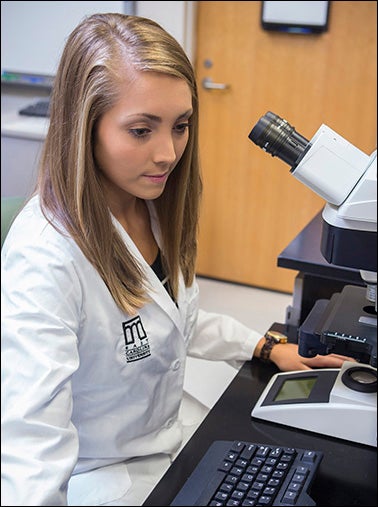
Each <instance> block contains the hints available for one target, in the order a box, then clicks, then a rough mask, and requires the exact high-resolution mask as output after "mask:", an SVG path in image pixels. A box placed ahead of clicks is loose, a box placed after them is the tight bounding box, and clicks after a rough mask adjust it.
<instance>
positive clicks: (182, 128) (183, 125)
mask: <svg viewBox="0 0 378 507" xmlns="http://www.w3.org/2000/svg"><path fill="white" fill-rule="evenodd" d="M189 127H190V123H188V122H186V123H179V124H178V125H176V127H175V130H176V132H178V133H180V134H181V133H182V134H183V133H184V132H185V131H186V129H188V128H189Z"/></svg>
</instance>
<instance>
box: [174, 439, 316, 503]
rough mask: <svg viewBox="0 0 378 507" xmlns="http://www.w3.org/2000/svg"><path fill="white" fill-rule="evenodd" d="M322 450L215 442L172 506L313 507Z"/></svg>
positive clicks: (239, 442)
mask: <svg viewBox="0 0 378 507" xmlns="http://www.w3.org/2000/svg"><path fill="white" fill-rule="evenodd" d="M322 458H323V453H322V452H320V451H313V450H306V449H298V448H292V447H278V446H275V445H267V444H257V443H251V442H241V441H234V442H232V441H226V440H217V441H215V442H214V443H213V444H212V445H211V446H210V448H209V449H208V450H207V452H206V453H205V455H204V457H203V458H202V459H201V461H200V462H199V463H198V464H197V466H196V468H195V469H194V471H193V473H192V474H191V475H190V477H189V478H188V480H187V481H186V482H185V484H184V485H183V487H182V488H181V490H180V491H179V493H178V494H177V495H176V497H175V498H174V500H173V502H172V503H171V505H186V506H190V505H235V506H236V505H247V506H248V505H260V506H261V505H269V506H270V505H281V506H284V505H286V506H289V505H290V506H309V505H316V503H315V502H314V500H313V499H312V498H311V497H310V496H309V492H310V488H311V485H312V482H313V480H314V478H315V476H316V472H317V469H318V467H319V464H320V462H321V460H322Z"/></svg>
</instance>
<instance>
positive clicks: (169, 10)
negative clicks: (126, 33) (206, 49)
mask: <svg viewBox="0 0 378 507" xmlns="http://www.w3.org/2000/svg"><path fill="white" fill-rule="evenodd" d="M196 4H197V2H172V1H169V2H135V14H137V15H138V16H143V17H145V18H150V19H153V20H155V21H157V22H158V23H159V24H160V25H162V27H163V28H165V29H166V30H167V32H169V33H170V34H171V35H173V36H174V37H175V38H176V39H177V40H178V42H179V43H180V44H181V46H182V47H183V48H184V50H185V52H186V54H187V55H188V57H189V58H190V60H191V61H192V62H194V55H195V22H196V19H195V18H196Z"/></svg>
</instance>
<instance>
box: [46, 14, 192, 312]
mask: <svg viewBox="0 0 378 507" xmlns="http://www.w3.org/2000/svg"><path fill="white" fill-rule="evenodd" d="M125 61H126V65H125ZM129 66H131V68H133V69H136V70H138V71H143V72H151V71H153V72H160V73H164V74H169V75H171V76H176V77H178V78H181V79H183V80H185V81H186V83H187V84H188V85H189V87H190V90H191V93H192V107H193V115H192V118H191V126H190V131H189V139H188V143H187V146H186V149H185V151H184V154H183V156H182V157H181V159H180V161H179V162H178V164H177V166H176V169H175V170H174V171H173V172H172V174H171V175H170V177H169V179H168V181H167V184H166V187H165V189H164V192H163V193H162V195H161V196H160V197H159V198H158V199H156V200H155V201H154V202H155V207H156V210H157V215H158V219H159V224H160V230H161V236H162V253H163V256H162V259H163V267H164V269H165V272H166V274H167V275H168V276H169V279H170V284H171V288H172V292H173V296H174V297H175V298H176V299H177V295H178V280H179V273H180V270H181V272H182V274H183V277H184V281H185V284H186V285H187V286H189V285H191V284H192V282H193V278H194V273H195V262H196V253H197V229H198V215H199V205H200V198H201V193H202V181H201V176H200V169H199V156H198V97H197V87H196V81H195V76H194V71H193V68H192V65H191V63H190V61H189V59H188V57H187V56H186V54H185V52H184V50H183V49H182V48H181V46H180V45H179V44H178V42H177V41H176V40H175V39H174V38H173V37H172V36H171V35H169V34H168V33H167V32H166V31H165V30H164V29H163V28H162V27H161V26H159V25H158V24H157V23H155V22H154V21H152V20H150V19H146V18H142V17H138V16H127V15H124V14H116V13H109V14H95V15H92V16H89V17H87V18H85V19H84V20H83V21H82V22H81V23H80V24H79V25H78V26H77V27H76V28H75V30H74V31H73V32H72V33H71V35H70V36H69V38H68V39H67V42H66V45H65V48H64V50H63V54H62V57H61V60H60V64H59V67H58V70H57V74H56V78H55V81H54V86H53V90H52V94H51V106H50V126H49V130H48V133H47V137H46V141H45V144H44V148H43V153H42V156H41V164H40V170H39V178H38V184H37V190H38V192H39V195H40V200H41V206H42V211H43V213H44V215H45V216H46V218H47V219H48V220H49V221H50V222H51V223H52V225H53V226H54V227H55V228H57V229H58V230H59V231H61V232H62V233H68V234H69V235H70V236H71V237H72V238H73V239H74V241H75V242H76V243H77V245H78V246H79V247H80V249H81V250H82V252H83V253H84V255H85V256H86V257H87V259H88V260H89V261H90V262H91V263H92V264H93V266H94V267H95V268H96V269H97V271H98V272H99V274H100V275H101V277H102V279H103V280H104V282H105V284H106V285H107V287H108V289H109V291H110V293H111V294H112V297H113V298H114V300H115V302H116V304H117V305H118V306H119V307H120V308H121V309H122V310H124V311H126V312H127V313H134V312H135V311H136V310H137V309H138V308H140V307H142V306H143V305H144V304H145V303H146V301H147V300H148V297H147V292H146V287H147V284H146V280H145V277H144V275H143V271H142V269H141V267H140V266H139V265H138V263H137V262H136V260H135V258H134V257H133V255H132V254H131V253H130V252H129V251H128V249H127V247H126V245H125V243H124V242H123V240H122V239H121V237H120V235H119V234H118V232H117V231H116V229H115V227H114V225H113V223H112V219H111V214H110V212H109V209H108V205H107V202H106V200H105V197H104V193H103V189H102V187H101V180H100V178H99V173H98V168H97V167H96V163H95V160H94V149H93V139H94V129H95V127H96V123H97V121H98V119H99V118H100V117H101V115H102V114H104V112H105V111H107V110H108V109H109V108H111V107H112V105H113V104H114V102H115V101H116V100H117V98H118V96H117V93H118V87H117V86H116V83H117V80H119V79H120V75H121V74H120V73H121V68H122V69H123V72H124V70H125V68H127V67H129Z"/></svg>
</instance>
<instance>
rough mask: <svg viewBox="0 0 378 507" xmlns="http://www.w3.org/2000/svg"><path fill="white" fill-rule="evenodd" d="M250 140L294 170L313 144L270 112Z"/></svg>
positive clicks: (260, 121)
mask: <svg viewBox="0 0 378 507" xmlns="http://www.w3.org/2000/svg"><path fill="white" fill-rule="evenodd" d="M248 137H249V139H250V140H251V141H252V142H253V143H255V144H256V145H257V146H260V148H262V149H263V150H264V151H266V152H267V153H270V154H271V155H272V157H278V158H280V159H281V160H282V161H283V162H286V163H287V164H289V166H290V167H291V168H292V169H295V167H296V166H297V165H298V163H299V162H300V160H301V159H302V158H303V156H304V154H305V153H306V152H307V151H308V150H309V149H310V147H311V144H310V142H309V141H308V139H306V138H305V137H303V136H302V135H301V134H298V132H296V130H295V128H294V127H292V126H291V125H290V124H289V123H288V122H287V121H286V120H284V119H283V118H280V117H279V116H278V115H276V114H274V113H272V112H271V111H268V112H267V113H266V114H265V115H264V116H262V117H261V118H260V120H259V121H258V122H257V123H256V125H255V126H254V127H253V129H252V130H251V132H250V133H249V135H248Z"/></svg>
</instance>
